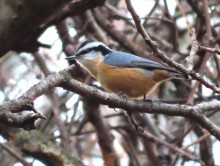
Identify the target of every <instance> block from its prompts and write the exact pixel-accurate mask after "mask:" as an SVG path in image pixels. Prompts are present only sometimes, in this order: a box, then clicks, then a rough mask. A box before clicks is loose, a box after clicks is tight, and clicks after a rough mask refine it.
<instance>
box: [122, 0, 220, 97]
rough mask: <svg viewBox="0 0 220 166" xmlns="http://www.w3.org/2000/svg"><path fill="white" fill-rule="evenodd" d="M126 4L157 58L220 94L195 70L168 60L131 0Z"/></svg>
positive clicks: (218, 89)
mask: <svg viewBox="0 0 220 166" xmlns="http://www.w3.org/2000/svg"><path fill="white" fill-rule="evenodd" d="M126 4H127V8H128V10H129V12H130V13H131V15H132V17H133V19H134V22H135V25H136V27H137V30H138V31H139V33H140V34H141V35H142V37H143V38H144V40H145V43H146V44H147V45H148V46H149V47H150V48H151V50H152V52H153V54H154V55H155V56H158V57H159V58H160V59H162V60H163V61H164V62H165V63H167V64H169V65H170V66H172V67H174V68H176V69H178V70H180V71H181V72H183V73H185V74H188V75H190V76H191V77H192V78H193V79H195V80H197V81H199V82H201V83H202V84H203V85H205V86H206V87H207V88H209V89H212V90H213V91H214V92H216V93H220V88H218V87H216V86H215V85H213V84H210V83H208V82H207V81H206V80H204V78H203V77H202V76H201V75H200V74H199V73H196V72H195V71H193V70H188V69H186V68H185V67H184V66H183V65H181V64H178V63H176V62H174V61H172V60H171V59H170V58H168V57H167V56H166V55H165V54H164V53H163V52H162V51H161V50H160V49H159V48H158V47H157V44H156V43H155V42H154V41H152V40H151V38H150V37H149V35H148V33H147V32H146V31H145V29H144V27H143V26H142V24H141V21H140V19H139V16H138V15H137V13H136V12H135V10H134V8H133V6H132V5H131V2H130V0H126Z"/></svg>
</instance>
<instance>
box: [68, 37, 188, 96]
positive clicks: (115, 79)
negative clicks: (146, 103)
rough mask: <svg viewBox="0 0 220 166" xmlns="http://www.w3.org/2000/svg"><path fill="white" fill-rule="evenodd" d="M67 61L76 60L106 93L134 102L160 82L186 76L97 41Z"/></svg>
mask: <svg viewBox="0 0 220 166" xmlns="http://www.w3.org/2000/svg"><path fill="white" fill-rule="evenodd" d="M66 59H67V60H76V61H77V62H78V63H79V65H80V66H82V68H84V69H85V70H86V71H88V73H89V74H90V75H91V76H92V77H94V78H95V79H96V80H97V81H98V82H99V83H100V84H101V85H102V87H103V88H104V89H105V90H106V91H107V92H111V93H115V94H122V95H126V96H127V97H128V98H132V99H138V98H143V99H145V97H146V96H147V95H149V94H150V93H151V92H152V91H153V90H154V89H155V88H156V87H157V86H158V85H159V84H160V83H162V82H164V81H167V80H170V79H172V78H183V77H184V76H183V74H181V73H179V72H178V71H177V70H175V69H173V68H171V67H168V66H166V65H164V64H161V63H159V62H156V61H152V60H150V59H146V58H142V57H139V56H137V55H134V54H130V53H126V52H121V51H115V50H112V49H111V48H109V47H108V46H107V45H105V44H104V43H102V42H99V41H95V40H86V41H84V42H82V43H81V44H80V46H79V47H78V49H77V50H76V52H75V54H74V55H72V56H69V57H66Z"/></svg>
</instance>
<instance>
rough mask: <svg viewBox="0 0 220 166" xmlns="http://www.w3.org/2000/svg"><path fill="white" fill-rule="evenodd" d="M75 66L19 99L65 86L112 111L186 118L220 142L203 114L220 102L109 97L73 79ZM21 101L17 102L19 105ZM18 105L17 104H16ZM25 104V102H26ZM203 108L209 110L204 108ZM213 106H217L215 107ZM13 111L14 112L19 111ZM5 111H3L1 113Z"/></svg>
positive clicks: (219, 130) (216, 129) (31, 98)
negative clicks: (115, 109) (118, 109)
mask: <svg viewBox="0 0 220 166" xmlns="http://www.w3.org/2000/svg"><path fill="white" fill-rule="evenodd" d="M73 69H74V66H71V67H69V68H68V69H65V70H62V71H60V72H59V73H57V74H53V75H50V76H48V77H47V78H45V79H43V80H42V81H40V82H39V83H37V84H36V85H34V86H32V87H31V88H30V89H29V90H27V91H26V92H25V93H24V94H23V95H22V96H21V97H19V99H18V100H20V101H21V100H23V101H24V102H25V101H26V102H27V103H30V102H31V101H34V100H35V99H36V98H37V97H39V96H41V95H43V94H44V93H46V92H48V91H49V90H50V89H51V88H54V87H62V88H64V89H66V90H70V91H72V92H75V93H78V94H80V95H82V96H84V97H86V98H89V99H91V100H95V101H96V102H99V103H101V104H105V105H108V106H110V107H112V108H122V109H124V110H127V111H128V112H132V113H137V112H143V113H150V114H154V113H159V114H164V115H169V116H182V117H187V118H190V119H192V120H194V121H196V122H197V123H198V124H200V125H201V126H202V127H204V128H205V129H207V130H208V131H209V132H210V133H211V134H212V135H214V136H215V137H216V138H217V139H219V140H220V128H219V127H218V126H217V125H215V124H214V123H212V122H211V121H210V120H209V119H208V118H206V117H205V116H204V115H203V114H202V112H203V111H207V110H213V109H215V110H216V109H220V102H218V101H215V102H205V103H201V104H199V105H195V106H187V105H179V104H165V103H160V102H151V101H142V100H131V99H125V98H121V97H119V96H118V95H115V94H109V93H106V92H103V91H101V90H98V89H97V88H94V87H90V86H87V85H85V84H83V83H80V82H78V81H76V80H73V79H72V78H71V72H72V70H73ZM18 100H15V101H16V102H18ZM13 102H14V101H13ZM23 104H24V103H23ZM203 105H204V106H205V107H203ZM213 105H214V106H215V107H213ZM14 109H15V110H16V111H19V112H21V111H23V110H22V107H14ZM15 110H11V112H15ZM0 111H2V110H0Z"/></svg>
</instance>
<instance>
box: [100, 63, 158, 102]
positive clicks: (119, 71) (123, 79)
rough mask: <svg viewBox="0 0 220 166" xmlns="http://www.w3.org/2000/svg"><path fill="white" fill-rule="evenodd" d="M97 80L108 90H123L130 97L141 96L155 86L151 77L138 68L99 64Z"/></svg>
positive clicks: (115, 91)
mask: <svg viewBox="0 0 220 166" xmlns="http://www.w3.org/2000/svg"><path fill="white" fill-rule="evenodd" d="M98 68H99V71H98V75H97V80H98V81H99V82H100V83H101V84H102V86H103V87H104V88H105V89H106V90H107V91H110V92H113V93H119V92H123V93H125V94H127V95H128V97H130V98H138V97H143V96H144V95H146V94H148V93H149V92H151V91H152V90H153V88H154V87H156V85H157V83H156V82H155V80H154V79H153V77H151V76H148V75H147V73H146V71H145V70H143V69H138V68H118V67H111V66H107V65H105V64H103V63H101V64H99V67H98Z"/></svg>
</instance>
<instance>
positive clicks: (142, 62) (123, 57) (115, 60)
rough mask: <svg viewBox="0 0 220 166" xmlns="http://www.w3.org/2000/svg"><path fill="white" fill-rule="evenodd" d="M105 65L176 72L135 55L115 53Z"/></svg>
mask: <svg viewBox="0 0 220 166" xmlns="http://www.w3.org/2000/svg"><path fill="white" fill-rule="evenodd" d="M104 63H106V64H108V65H110V66H117V67H128V68H137V67H138V68H142V69H145V70H154V69H163V70H168V71H171V72H175V71H174V70H173V69H171V68H169V67H167V66H165V65H162V64H160V63H157V62H154V61H151V60H149V59H145V58H141V57H138V56H135V55H133V54H129V53H125V52H120V51H113V52H111V53H109V54H108V55H107V56H106V57H105V58H104Z"/></svg>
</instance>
